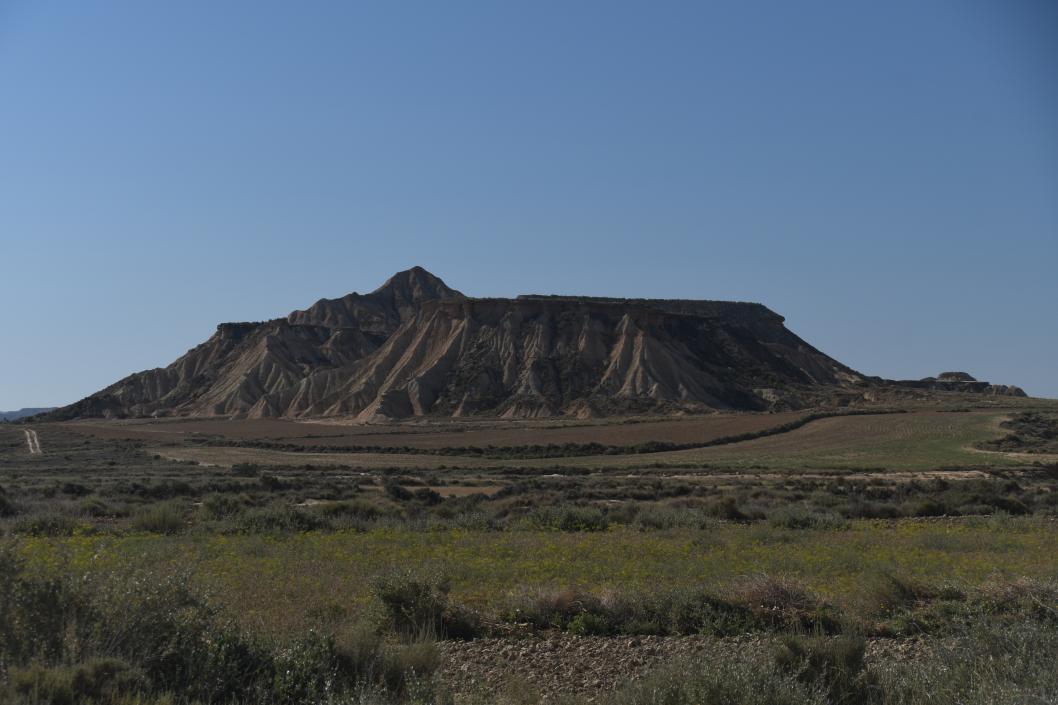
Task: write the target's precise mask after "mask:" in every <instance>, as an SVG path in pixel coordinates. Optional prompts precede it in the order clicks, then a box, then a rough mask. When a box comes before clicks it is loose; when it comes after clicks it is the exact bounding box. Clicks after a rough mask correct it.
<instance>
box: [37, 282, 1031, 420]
mask: <svg viewBox="0 0 1058 705" xmlns="http://www.w3.org/2000/svg"><path fill="white" fill-rule="evenodd" d="M783 322H784V319H783V317H782V316H780V315H778V314H776V313H774V312H773V311H771V310H769V309H768V308H766V307H764V306H762V305H760V304H756V303H736V302H724V301H688V300H664V299H609V298H592V297H566V296H535V295H532V296H519V297H518V298H515V299H478V298H470V297H467V296H464V295H463V294H462V293H460V292H458V291H456V290H455V289H452V288H450V287H448V286H447V285H446V284H445V283H444V282H443V281H441V279H439V278H438V277H436V276H434V275H432V274H430V273H429V272H427V271H426V270H424V269H422V268H421V267H415V268H413V269H410V270H407V271H404V272H399V273H397V274H395V275H394V276H393V277H391V278H390V279H389V280H388V281H387V282H386V283H385V284H383V285H382V286H381V287H379V288H378V289H376V290H375V291H373V292H371V293H369V294H357V293H352V294H349V295H347V296H344V297H342V298H340V299H322V300H320V301H318V302H316V303H315V304H314V305H312V306H310V307H309V308H307V309H305V310H301V311H294V312H293V313H291V314H289V315H287V316H286V317H284V318H277V319H274V320H270V321H265V322H255V323H222V324H221V325H219V326H217V332H216V333H215V334H214V335H213V336H212V337H211V338H210V339H209V340H207V341H206V342H204V343H202V344H201V345H199V346H198V347H195V348H193V349H192V350H190V351H188V352H187V353H186V354H185V355H183V356H182V357H181V358H179V359H178V360H176V361H175V362H173V363H172V364H171V365H169V366H168V367H164V368H158V369H153V370H147V371H144V372H138V373H136V374H132V375H130V376H128V377H126V378H125V379H122V380H120V381H118V382H116V383H114V384H112V385H110V386H109V387H107V388H106V389H103V390H101V391H99V392H97V393H95V394H92V395H91V396H89V397H87V398H85V399H82V400H81V401H79V402H77V403H75V404H72V405H70V406H68V407H64V408H62V409H59V410H57V411H54V412H51V413H49V414H47V415H45V416H44V418H46V419H50V420H60V419H72V418H80V417H108V418H109V417H159V416H171V415H181V416H241V417H249V418H262V417H322V416H349V417H355V418H357V419H359V420H364V421H370V420H384V419H400V418H408V417H418V416H427V415H437V416H470V415H490V416H501V417H537V416H553V415H574V416H579V417H589V416H598V415H612V414H624V413H656V412H662V413H664V412H676V411H691V412H701V411H709V410H719V409H728V410H731V409H734V410H769V409H777V408H800V407H804V406H809V405H819V404H836V403H837V404H848V403H850V402H851V401H855V400H857V399H863V398H873V396H872V395H875V394H876V393H877V390H878V389H880V388H883V389H884V388H889V387H891V386H892V385H901V386H904V387H906V388H909V389H910V388H915V387H916V386H918V388H919V389H942V390H943V389H945V388H946V386H947V385H948V382H947V381H944V380H932V378H931V381H929V382H925V381H923V382H902V383H892V382H887V381H885V380H881V379H878V378H869V377H865V376H864V375H861V374H859V373H858V372H856V371H855V370H852V369H850V368H849V367H846V366H845V365H842V364H841V363H839V362H837V361H836V360H834V359H832V358H830V357H828V356H827V355H825V354H823V353H822V352H820V351H819V350H817V349H815V348H814V347H812V346H811V345H809V344H808V343H806V342H805V341H803V340H801V339H800V338H799V337H797V336H796V335H794V334H793V333H792V332H790V331H789V330H788V329H787V328H786V327H785V326H784V325H783ZM971 379H972V378H971ZM950 382H951V385H953V386H957V387H960V388H965V389H969V390H971V391H980V392H987V393H993V394H995V393H1003V394H1006V393H1020V390H1018V389H1017V388H999V387H992V386H991V385H987V383H976V381H975V382H974V383H973V384H972V385H971V384H969V383H967V382H965V381H962V380H951V381H950Z"/></svg>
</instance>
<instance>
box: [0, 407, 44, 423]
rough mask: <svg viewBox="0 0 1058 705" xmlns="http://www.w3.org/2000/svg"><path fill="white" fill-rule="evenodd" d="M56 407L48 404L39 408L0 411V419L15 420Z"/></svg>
mask: <svg viewBox="0 0 1058 705" xmlns="http://www.w3.org/2000/svg"><path fill="white" fill-rule="evenodd" d="M56 408H58V407H54V406H48V407H43V408H40V409H19V410H18V411H0V421H17V420H18V419H21V418H24V417H26V416H34V415H36V414H43V413H44V412H47V411H54V410H55V409H56Z"/></svg>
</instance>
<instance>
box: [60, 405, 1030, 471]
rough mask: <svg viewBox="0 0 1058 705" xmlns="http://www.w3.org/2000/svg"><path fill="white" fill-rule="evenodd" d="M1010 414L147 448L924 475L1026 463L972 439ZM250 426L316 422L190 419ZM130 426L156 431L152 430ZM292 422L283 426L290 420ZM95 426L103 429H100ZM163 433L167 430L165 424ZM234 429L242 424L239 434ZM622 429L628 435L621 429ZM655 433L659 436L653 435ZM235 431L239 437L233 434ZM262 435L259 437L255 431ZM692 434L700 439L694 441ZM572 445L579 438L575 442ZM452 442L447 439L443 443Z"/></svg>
mask: <svg viewBox="0 0 1058 705" xmlns="http://www.w3.org/2000/svg"><path fill="white" fill-rule="evenodd" d="M1005 417H1006V414H1005V413H1003V412H995V411H974V412H966V413H950V412H937V411H916V412H912V413H905V414H884V415H871V416H847V417H836V418H826V419H819V420H816V421H812V422H810V423H808V424H806V425H805V426H803V427H800V428H797V429H795V430H792V431H788V432H784V433H780V434H777V435H773V436H767V437H763V438H757V439H753V440H748V441H741V442H737V443H729V444H723V445H716V446H710V447H705V448H693V449H690V450H678V451H664V452H657V453H628V454H613V453H606V454H600V455H581V456H569V457H559V458H555V457H549V458H517V457H488V455H487V454H486V455H484V456H467V455H453V454H444V455H440V454H438V455H431V454H429V451H431V450H439V449H443V448H445V447H448V448H462V447H467V446H472V445H475V444H474V443H469V442H467V441H469V440H470V439H471V438H478V439H483V438H488V439H490V440H491V441H492V442H493V444H494V445H495V446H497V447H499V446H500V445H503V444H504V443H507V444H510V443H512V441H511V439H512V438H513V437H519V436H520V435H521V434H524V440H523V443H524V444H529V443H532V442H535V443H536V444H543V443H545V442H557V440H553V439H554V438H555V437H554V436H551V435H549V434H554V433H561V434H563V435H562V436H560V437H561V438H577V439H579V441H577V442H581V443H583V442H593V441H594V442H601V441H600V440H599V439H616V438H621V439H623V440H624V441H625V443H626V444H627V443H633V442H635V441H636V440H639V439H649V440H655V441H674V440H675V439H681V441H682V442H702V443H706V442H709V441H711V440H715V439H716V438H721V437H725V436H730V435H734V434H737V433H745V432H748V431H759V430H762V429H767V428H770V427H774V426H778V425H780V424H782V423H786V422H788V421H790V420H793V419H795V418H797V417H796V416H794V415H739V416H721V415H717V416H710V417H700V418H696V419H688V420H680V421H662V422H650V423H635V424H606V425H603V424H593V425H591V426H585V427H573V428H557V429H541V430H536V431H533V430H531V429H522V428H519V427H515V428H510V429H507V430H503V429H499V428H491V429H488V430H467V431H463V432H423V431H422V430H420V429H418V428H414V427H412V428H407V429H406V430H405V431H402V430H401V427H397V426H394V427H390V429H391V430H389V431H388V432H387V434H386V435H385V436H380V435H378V434H372V435H361V436H355V435H347V436H340V437H326V438H304V437H301V438H296V437H293V436H285V437H284V440H285V441H286V440H294V441H296V442H298V443H299V444H300V443H305V444H306V447H307V448H310V447H311V446H309V445H307V444H308V443H309V442H318V443H320V444H321V445H326V446H328V450H327V452H313V451H309V450H306V451H287V450H273V449H266V448H252V447H227V446H210V445H191V444H182V443H175V442H174V441H172V440H170V442H169V443H167V444H162V443H160V442H158V436H157V435H155V436H154V437H152V438H151V439H150V440H153V441H155V443H156V444H155V443H152V444H151V445H150V447H149V452H151V453H155V454H158V455H160V456H162V457H165V458H171V459H176V460H188V461H196V462H200V463H204V464H208V465H218V466H231V465H235V464H239V463H257V464H260V465H304V464H312V465H324V466H326V465H343V466H349V467H352V468H358V469H380V468H402V469H415V468H421V469H435V470H436V469H466V470H481V469H485V468H536V469H546V468H566V467H568V468H597V469H629V470H643V469H651V468H655V469H657V468H660V469H663V468H665V467H669V468H682V469H690V470H693V469H695V468H700V469H712V470H724V469H730V470H737V471H739V472H759V471H797V472H804V471H817V472H834V471H861V472H864V471H865V472H887V471H902V472H918V471H938V470H941V471H943V470H949V469H959V470H975V469H982V468H988V467H1007V466H1016V465H1019V464H1025V463H1026V460H1025V459H1023V458H1019V457H1017V456H1015V455H1014V454H1009V453H988V452H982V451H980V450H977V449H975V448H974V447H973V445H974V444H975V443H977V442H979V441H982V440H988V439H991V438H996V437H998V436H1000V435H1002V434H1003V432H1002V431H1001V430H1000V429H999V428H998V422H999V421H1000V420H1001V419H1003V418H1005ZM253 424H262V426H265V427H267V428H271V429H274V428H277V424H288V425H289V426H291V427H297V426H309V425H308V424H294V423H291V422H276V421H242V422H198V423H195V424H188V426H190V427H192V428H202V427H205V426H210V425H214V426H217V427H221V428H223V427H224V426H225V425H231V426H232V427H233V428H236V429H238V431H237V433H239V434H241V437H242V438H247V439H250V438H254V437H255V436H254V435H252V434H256V433H263V430H261V429H256V430H255V429H253ZM176 425H184V424H178V423H171V422H170V423H166V424H158V426H160V427H161V429H166V428H167V427H170V426H176ZM70 428H75V429H76V430H78V431H81V432H85V431H88V430H89V429H90V432H92V433H96V432H105V433H115V434H120V433H125V431H124V430H120V431H118V430H114V429H113V428H110V427H106V426H100V425H95V424H93V425H88V424H81V425H75V426H70ZM120 428H122V429H124V428H134V429H137V430H134V431H132V432H133V433H143V434H150V433H154V431H153V429H151V430H144V431H140V430H138V427H135V426H123V427H120ZM284 428H285V427H284ZM96 429H101V430H99V431H97V430H96ZM160 432H161V431H160ZM232 433H233V434H234V433H236V431H234V430H233V431H232ZM620 434H625V435H620ZM654 434H658V435H654ZM232 437H234V436H232ZM257 437H260V436H257ZM365 438H370V439H372V441H371V443H363V442H361V443H359V444H360V445H379V446H382V445H385V444H384V443H379V442H376V441H377V439H382V438H385V439H388V440H387V443H388V444H389V447H397V448H399V447H409V448H416V449H419V450H420V452H418V453H399V452H396V453H394V452H343V451H341V450H340V448H341V445H342V443H344V442H347V441H348V442H350V443H353V442H354V441H357V440H362V439H365ZM688 439H695V440H694V441H690V440H688ZM570 442H572V441H570ZM446 444H447V445H446Z"/></svg>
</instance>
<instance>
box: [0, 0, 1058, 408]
mask: <svg viewBox="0 0 1058 705" xmlns="http://www.w3.org/2000/svg"><path fill="white" fill-rule="evenodd" d="M415 264H420V265H422V266H424V267H426V268H427V269H430V270H431V271H433V272H434V273H436V274H438V275H439V276H441V277H442V278H444V279H445V281H447V282H448V283H449V284H450V285H451V286H454V287H456V288H458V289H460V290H462V291H464V292H465V293H467V294H470V295H490V296H508V295H515V294H518V293H525V292H544V293H569V294H595V295H622V296H652V297H686V298H711V299H739V300H751V301H760V302H762V303H764V304H766V305H767V306H769V307H771V308H772V309H774V310H776V311H778V312H779V313H781V314H783V315H784V316H786V319H787V325H788V326H789V327H790V328H791V329H792V330H793V331H794V332H796V333H798V334H799V335H801V336H802V337H804V338H805V339H807V340H808V341H809V342H811V343H812V344H814V345H816V346H817V347H819V348H821V349H822V350H823V351H825V352H827V353H829V354H830V355H833V356H834V357H836V358H838V359H839V360H841V361H843V362H845V363H847V364H849V365H851V366H852V367H855V368H857V369H859V370H861V371H863V372H865V373H868V374H877V375H883V376H887V377H895V378H908V377H913V378H917V377H922V376H925V375H929V374H936V373H938V372H941V371H943V370H949V369H955V370H966V371H969V372H970V373H972V374H974V375H976V376H977V377H978V378H981V379H988V380H991V381H995V382H1002V383H1012V384H1020V385H1022V386H1023V387H1025V388H1026V389H1027V390H1028V391H1029V392H1030V393H1034V394H1037V395H1044V396H1054V397H1058V313H1056V303H1058V3H1055V2H1052V1H1050V0H1039V1H1037V2H1034V1H1030V0H990V1H988V2H982V1H978V0H951V1H945V2H941V1H939V0H889V1H887V2H877V1H876V0H871V1H869V2H867V1H859V0H841V1H838V0H834V1H832V2H826V3H822V2H813V1H812V0H806V1H799V2H790V1H789V0H774V1H771V2H758V1H755V0H739V1H737V2H736V1H732V2H723V3H721V2H715V3H713V2H697V1H696V2H686V3H681V2H646V1H644V2H637V3H627V2H617V1H615V0H601V1H598V2H592V1H589V0H585V1H583V2H581V1H579V0H578V1H575V2H570V1H569V0H563V1H561V2H548V1H543V0H534V1H533V2H524V3H522V2H491V1H486V0H482V1H480V2H459V1H457V0H453V1H451V2H449V1H446V2H436V1H434V0H430V1H429V2H421V3H416V2H388V1H387V2H344V1H343V2H304V3H302V2H287V1H284V2H262V1H261V0H253V1H252V2H250V1H246V2H238V1H235V0H232V1H227V0H225V1H224V2H216V1H215V0H210V1H208V2H207V1H198V0H181V1H180V2H152V1H148V0H128V1H127V2H117V1H115V2H110V1H105V0H99V1H93V2H80V1H74V0H70V1H69V2H49V1H48V0H24V1H17V0H16V1H10V0H7V1H5V0H0V286H2V289H3V292H4V297H3V303H2V305H0V331H2V333H0V335H2V338H0V409H13V408H18V407H22V406H42V405H59V404H66V403H69V402H72V401H75V400H76V399H78V398H80V397H82V396H84V395H86V394H89V393H91V392H93V391H95V390H97V389H99V388H101V387H103V386H105V385H107V384H109V383H111V382H113V381H115V380H117V379H118V378H120V377H123V376H125V375H126V374H128V373H130V372H133V371H138V370H142V369H146V368H150V367H156V366H162V365H166V364H168V363H169V362H171V361H172V360H174V359H175V358H176V357H178V356H179V355H180V354H182V353H183V352H184V351H186V350H187V349H189V348H191V347H192V346H194V345H196V344H198V343H199V342H201V341H203V340H205V339H206V338H207V337H208V336H209V335H210V334H211V333H212V332H213V330H214V326H215V325H216V324H217V323H218V322H221V321H232V320H261V319H265V318H272V317H276V316H280V315H284V314H286V313H287V312H288V311H290V310H292V309H295V308H302V307H305V306H307V305H309V304H311V303H312V302H313V301H315V300H316V299H318V298H320V297H323V296H327V297H334V296H340V295H342V294H345V293H347V292H349V291H354V290H356V291H368V290H371V289H373V288H375V287H376V286H378V285H379V284H380V283H381V282H382V281H383V280H384V279H385V278H386V277H387V276H388V275H389V274H391V273H393V272H394V271H397V270H399V269H406V268H408V267H410V266H412V265H415Z"/></svg>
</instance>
